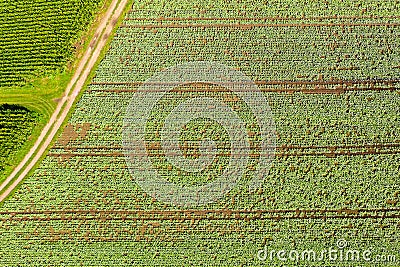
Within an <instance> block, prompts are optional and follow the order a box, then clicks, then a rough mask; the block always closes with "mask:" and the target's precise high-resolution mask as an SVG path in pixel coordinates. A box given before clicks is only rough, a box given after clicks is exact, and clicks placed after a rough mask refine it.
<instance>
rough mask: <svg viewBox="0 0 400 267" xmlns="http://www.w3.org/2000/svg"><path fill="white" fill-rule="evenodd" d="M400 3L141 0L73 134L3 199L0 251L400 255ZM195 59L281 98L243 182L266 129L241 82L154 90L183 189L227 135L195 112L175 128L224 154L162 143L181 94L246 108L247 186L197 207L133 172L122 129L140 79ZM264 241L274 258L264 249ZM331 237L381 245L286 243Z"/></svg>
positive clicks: (120, 256)
mask: <svg viewBox="0 0 400 267" xmlns="http://www.w3.org/2000/svg"><path fill="white" fill-rule="evenodd" d="M399 11H400V3H399V2H395V1H391V2H390V1H386V2H382V1H378V0H370V1H346V0H344V1H330V2H322V1H300V0H298V1H288V0H280V1H278V0H276V1H264V2H263V1H255V2H254V1H234V2H232V3H229V4H225V3H224V2H223V1H217V2H215V1H197V2H191V1H183V0H182V1H169V2H164V1H140V2H139V1H138V2H135V3H134V4H133V7H132V9H131V11H130V12H129V13H128V14H127V15H126V16H125V19H124V21H123V23H122V24H121V25H120V26H119V28H118V29H117V31H116V34H115V36H114V38H113V40H112V42H111V44H110V48H109V50H108V51H107V53H106V54H105V56H104V58H103V60H102V61H101V63H100V64H99V66H98V68H97V70H96V72H95V75H94V77H93V79H92V81H91V83H90V84H89V85H88V87H87V88H86V90H85V92H84V93H83V95H82V97H81V98H80V100H79V101H78V102H77V103H76V107H75V109H74V110H73V112H72V114H71V117H70V118H69V121H68V124H67V125H66V127H65V129H64V132H63V133H62V134H61V136H60V137H59V138H58V139H57V140H56V142H55V143H54V145H53V147H52V148H51V149H50V151H49V153H48V154H47V156H46V157H45V159H44V160H43V162H42V163H41V165H40V166H39V167H38V168H37V169H36V170H35V172H34V174H33V175H31V176H29V177H27V178H26V179H25V181H24V182H23V183H22V185H21V186H20V188H19V189H18V190H17V191H16V192H15V194H14V195H13V196H12V197H10V198H8V199H7V200H6V201H5V202H4V203H3V204H2V206H1V208H0V236H1V239H0V240H1V243H0V265H4V266H9V265H17V264H19V265H24V266H47V265H51V266H53V265H55V266H79V265H82V266H128V265H130V266H182V265H183V266H284V265H285V266H321V265H324V266H398V265H399V261H400V254H399V249H400V246H399V241H398V240H399V227H400V221H399V216H400V213H399V212H400V207H399V205H400V203H399V200H400V199H399V198H400V186H399V182H398V181H399V178H400V174H399V173H400V164H399V162H400V137H399V132H400V121H399V115H400V91H399V83H400V68H399V66H400V61H399V55H400V48H399V46H398V43H399V41H400V28H399V26H400V17H399V16H398V14H399ZM193 61H213V62H219V63H221V64H223V65H226V66H229V67H231V68H233V69H236V70H240V71H241V72H242V73H244V74H245V75H247V76H248V77H249V78H250V79H251V80H253V81H254V82H255V84H256V85H257V86H258V88H259V89H260V91H261V92H262V95H263V96H264V97H265V99H267V101H268V104H269V106H270V108H271V115H272V118H273V120H274V124H275V128H276V151H275V157H274V159H273V161H272V162H271V167H270V169H269V172H268V173H265V176H264V180H263V183H262V184H261V185H260V186H258V187H257V188H256V189H255V190H249V188H248V184H247V183H248V181H250V180H251V179H252V178H253V177H254V176H255V175H256V170H257V168H259V167H260V166H259V165H260V164H261V163H260V161H261V159H260V158H261V156H260V155H259V154H258V153H259V150H260V148H259V147H258V145H259V138H260V137H259V136H260V131H261V130H260V129H259V128H258V127H257V126H254V125H255V124H256V123H257V120H256V118H255V116H253V115H252V114H251V108H252V107H249V106H248V105H246V103H245V100H244V99H243V98H242V97H240V95H238V96H236V95H235V94H234V93H232V92H226V91H218V90H214V89H215V88H214V89H213V88H212V87H210V86H209V87H207V86H204V84H201V85H199V84H191V85H189V86H187V88H186V89H182V88H180V89H182V90H180V89H179V90H178V89H177V90H172V91H170V92H168V93H167V94H165V95H163V97H161V98H160V99H155V102H156V103H155V105H154V106H153V107H150V106H149V107H143V108H144V109H146V108H148V109H149V114H150V119H149V120H148V121H146V128H145V132H144V136H145V138H146V143H145V145H146V147H145V151H146V153H147V154H148V155H149V159H150V160H149V162H150V163H149V164H150V165H151V168H152V169H154V170H155V171H156V173H157V175H160V176H162V177H163V178H165V179H166V180H168V181H170V182H173V183H175V184H178V185H179V186H181V188H182V190H185V188H186V187H189V186H191V185H194V184H195V185H196V184H197V185H198V184H200V185H203V184H206V183H208V182H210V181H214V180H215V179H216V177H218V176H220V175H221V173H222V172H223V171H224V170H225V168H227V166H228V165H229V156H232V155H231V154H230V153H229V147H230V146H231V144H232V140H229V135H228V134H227V131H226V129H225V130H224V128H223V127H222V126H221V125H218V124H217V123H216V122H215V121H212V120H207V119H206V118H201V119H192V120H190V121H189V122H187V123H186V124H185V125H184V131H182V134H181V135H180V136H179V140H178V141H179V142H178V143H179V147H180V148H181V150H182V151H183V154H184V157H185V158H186V159H192V160H193V159H196V158H198V157H199V154H200V149H199V147H200V143H201V141H202V140H204V139H207V140H212V141H213V142H214V143H215V144H216V146H217V147H218V153H217V154H218V155H216V157H215V158H213V159H214V160H213V161H212V164H210V165H208V166H207V168H204V169H202V170H201V171H199V172H194V173H190V172H188V171H186V170H184V169H183V168H179V167H176V166H174V164H172V163H171V161H170V160H169V159H168V157H167V156H166V155H165V153H164V151H163V147H162V146H160V143H162V141H163V139H162V133H163V132H162V131H163V130H162V129H163V127H164V125H165V121H166V120H167V118H168V116H169V114H170V113H173V112H175V108H176V107H178V106H179V105H180V104H182V103H184V102H185V101H187V100H188V99H189V100H190V99H197V98H201V97H212V98H214V99H217V100H219V101H220V102H223V103H224V104H226V106H227V107H229V108H231V109H232V110H234V111H235V112H236V113H237V116H238V117H239V118H240V119H241V120H243V121H244V124H245V128H246V135H248V136H249V137H248V141H249V142H250V143H251V157H250V160H249V161H248V162H247V164H246V165H245V166H242V167H244V168H245V172H244V173H243V175H242V176H241V177H238V178H239V179H240V181H239V182H238V184H237V185H236V186H235V187H234V188H233V189H232V190H230V191H229V192H228V193H226V194H224V196H223V197H222V198H220V199H218V200H217V201H215V202H213V203H210V204H206V205H202V206H195V207H191V208H187V207H183V206H179V205H174V204H171V203H165V202H163V201H160V200H159V199H157V198H155V197H153V196H152V195H151V194H149V193H148V192H146V191H145V190H144V189H143V188H142V187H141V186H140V184H139V183H138V180H135V177H133V176H132V175H131V171H132V169H131V170H130V169H129V167H130V166H129V164H127V162H126V155H125V154H124V146H123V138H124V137H123V129H124V119H126V110H127V108H128V106H129V104H130V102H131V101H132V99H133V98H132V97H133V96H135V92H137V91H138V90H140V89H139V87H140V85H141V83H143V82H145V81H146V80H147V79H148V78H150V77H152V76H153V75H154V74H156V73H158V72H160V71H163V70H165V69H166V68H169V67H171V66H175V65H176V64H181V63H185V62H193ZM202 86H204V87H205V89H204V88H203V87H202ZM199 87H200V88H202V89H201V90H200V89H199ZM196 90H197V91H196ZM156 100H157V101H156ZM40 108H42V107H40ZM137 156H139V157H140V155H137ZM138 169H140V167H139V168H138ZM140 171H143V170H140ZM149 173H150V172H149ZM146 175H148V176H150V174H146ZM144 177H145V178H146V176H144ZM160 187H161V185H160ZM161 189H162V188H160V191H161ZM340 242H344V243H345V245H343V246H341V244H342V243H340ZM264 248H267V249H268V251H271V250H274V251H275V256H274V257H273V259H269V257H266V258H265V259H264V260H263V259H260V258H259V257H258V254H259V252H260V250H263V249H264ZM330 248H335V249H338V248H339V250H340V249H341V250H342V251H345V252H346V250H348V249H349V250H358V251H360V253H362V252H365V251H368V250H371V251H372V256H371V257H370V260H366V259H365V258H360V259H359V260H356V261H355V260H349V259H339V258H336V259H334V260H332V259H329V258H326V257H325V258H322V259H319V260H318V259H316V260H307V259H298V260H286V261H285V260H280V259H279V258H278V257H277V256H276V253H278V251H279V250H288V251H289V250H296V251H300V254H301V252H302V251H305V250H306V251H307V250H314V251H322V250H328V249H330ZM345 252H344V253H345ZM262 253H263V252H262ZM268 255H269V254H268ZM293 255H294V254H293ZM286 256H287V255H286ZM378 256H383V257H381V258H380V259H381V261H378ZM394 257H395V258H394ZM382 258H383V259H382Z"/></svg>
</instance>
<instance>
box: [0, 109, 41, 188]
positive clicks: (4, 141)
mask: <svg viewBox="0 0 400 267" xmlns="http://www.w3.org/2000/svg"><path fill="white" fill-rule="evenodd" d="M40 118H41V115H40V114H39V113H37V112H34V111H30V110H28V109H26V108H24V107H21V106H17V105H6V104H5V105H0V181H1V180H3V179H4V175H5V173H6V170H10V169H11V168H12V167H15V164H16V163H17V162H16V157H15V156H16V153H17V151H19V150H20V149H21V148H24V143H25V142H26V141H27V140H28V139H29V136H30V135H31V133H32V131H33V129H34V128H35V126H36V125H37V124H38V123H39V121H40Z"/></svg>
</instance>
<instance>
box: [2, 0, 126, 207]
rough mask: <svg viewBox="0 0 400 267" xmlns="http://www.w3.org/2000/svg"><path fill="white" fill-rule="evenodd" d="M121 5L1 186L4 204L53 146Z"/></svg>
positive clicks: (109, 12)
mask: <svg viewBox="0 0 400 267" xmlns="http://www.w3.org/2000/svg"><path fill="white" fill-rule="evenodd" d="M118 2H119V0H113V1H112V2H111V4H110V7H109V8H108V10H107V12H106V14H105V16H104V18H103V19H102V21H101V23H100V25H99V27H98V28H97V29H96V32H95V34H94V35H93V39H92V41H91V43H90V45H89V47H88V49H87V50H86V52H85V54H84V56H83V57H82V59H81V61H80V62H79V65H78V66H77V69H76V72H75V74H74V76H73V77H72V79H71V81H70V82H69V84H68V85H67V88H66V90H65V92H64V94H63V97H62V99H61V101H60V102H59V103H58V105H57V108H56V110H55V111H54V113H53V115H52V116H51V118H50V121H49V122H48V124H47V125H46V126H45V127H44V129H43V131H42V132H41V134H40V136H39V138H38V139H37V141H36V142H35V144H34V146H33V147H32V148H31V150H30V151H29V153H28V154H27V155H26V156H25V158H24V159H23V160H22V161H21V163H20V164H19V165H18V166H17V167H16V168H15V170H14V171H13V172H12V173H11V174H10V176H8V177H7V179H6V180H5V181H4V182H3V183H2V184H1V185H0V191H2V190H4V189H5V190H4V191H3V193H2V194H1V195H0V202H1V201H3V200H4V199H5V198H6V197H7V196H8V195H9V194H10V193H11V192H12V191H13V190H14V188H15V187H16V186H18V184H19V183H20V182H21V181H22V180H23V179H24V178H25V176H26V175H27V174H28V173H29V172H30V170H32V168H33V167H34V166H35V164H36V163H37V162H38V160H39V159H40V158H41V157H42V155H43V153H45V152H46V149H47V147H48V146H49V145H50V143H51V141H52V140H53V138H54V136H55V135H56V133H57V131H58V130H59V128H60V127H61V125H62V123H63V121H64V120H65V118H66V117H67V114H68V112H69V111H70V109H71V107H72V105H73V103H74V101H75V99H76V97H77V96H78V95H79V92H80V91H81V90H82V88H83V85H84V83H85V81H86V80H87V78H88V76H89V74H90V71H91V70H92V68H93V66H94V64H95V63H96V61H97V59H98V57H99V56H100V52H101V50H102V49H103V47H104V46H105V44H106V43H107V40H108V37H109V36H110V35H111V32H112V30H113V29H114V26H115V23H116V21H117V20H118V18H119V17H120V16H121V15H122V12H123V10H124V9H125V7H126V5H127V3H128V0H121V1H120V3H118ZM33 156H34V157H33ZM32 157H33V158H32ZM21 171H22V172H21ZM20 172H21V173H20ZM18 173H20V175H19V176H18V177H17V179H15V180H14V178H15V176H16V175H17V174H18Z"/></svg>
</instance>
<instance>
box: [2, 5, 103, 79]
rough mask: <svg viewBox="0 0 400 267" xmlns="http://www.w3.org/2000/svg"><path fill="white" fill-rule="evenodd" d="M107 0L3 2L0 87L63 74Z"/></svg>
mask: <svg viewBox="0 0 400 267" xmlns="http://www.w3.org/2000/svg"><path fill="white" fill-rule="evenodd" d="M103 2H104V0H82V1H80V0H57V1H45V0H37V1H30V0H19V1H9V0H1V1H0V21H1V25H0V47H1V50H0V62H1V67H0V87H4V86H15V85H24V84H26V83H27V82H31V81H33V80H35V79H37V78H38V77H44V76H47V75H49V74H53V73H54V72H56V71H57V72H61V73H62V72H63V71H64V70H65V69H66V66H67V62H68V61H69V60H70V59H71V58H72V56H73V53H74V51H75V49H76V48H79V46H80V45H82V44H80V43H79V42H78V40H79V38H78V37H79V36H81V34H82V31H83V30H86V29H87V28H88V26H89V23H90V22H91V21H92V18H93V16H94V14H95V13H96V11H97V10H98V8H99V6H100V5H101V4H102V3H103Z"/></svg>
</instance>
